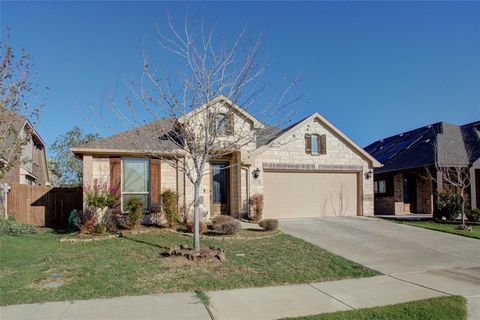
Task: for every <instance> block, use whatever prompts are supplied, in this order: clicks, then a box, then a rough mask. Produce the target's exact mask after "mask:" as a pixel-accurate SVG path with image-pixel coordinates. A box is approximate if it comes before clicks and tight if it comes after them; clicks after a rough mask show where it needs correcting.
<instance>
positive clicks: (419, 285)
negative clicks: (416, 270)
mask: <svg viewBox="0 0 480 320" xmlns="http://www.w3.org/2000/svg"><path fill="white" fill-rule="evenodd" d="M422 272H425V271H422ZM386 276H388V277H390V278H392V279H396V280H400V281H403V282H405V283H410V284H413V285H415V286H417V287H421V288H424V289H429V290H432V291H436V292H439V293H443V294H446V295H449V296H453V295H454V294H452V293H449V292H445V291H442V290H438V289H434V288H431V287H427V286H424V285H421V284H418V283H416V282H413V281H408V280H405V279H402V278H397V277H395V276H393V275H391V274H387V275H386Z"/></svg>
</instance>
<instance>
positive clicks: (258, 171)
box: [252, 168, 260, 179]
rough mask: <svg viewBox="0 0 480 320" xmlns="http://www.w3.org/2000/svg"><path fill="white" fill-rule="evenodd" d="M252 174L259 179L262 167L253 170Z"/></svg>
mask: <svg viewBox="0 0 480 320" xmlns="http://www.w3.org/2000/svg"><path fill="white" fill-rule="evenodd" d="M252 176H253V179H258V177H260V169H258V168H257V169H255V170H253V172H252Z"/></svg>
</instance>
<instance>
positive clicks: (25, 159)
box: [0, 109, 48, 186]
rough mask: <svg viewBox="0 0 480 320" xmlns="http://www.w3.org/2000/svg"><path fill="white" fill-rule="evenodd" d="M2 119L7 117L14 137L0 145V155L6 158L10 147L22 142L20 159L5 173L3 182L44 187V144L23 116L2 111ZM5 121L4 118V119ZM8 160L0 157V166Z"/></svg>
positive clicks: (46, 176)
mask: <svg viewBox="0 0 480 320" xmlns="http://www.w3.org/2000/svg"><path fill="white" fill-rule="evenodd" d="M2 117H9V118H10V120H9V119H7V121H8V123H9V124H10V123H11V126H12V127H13V129H14V130H12V132H13V133H14V134H15V136H16V137H13V136H9V137H8V138H7V139H5V140H6V141H3V143H2V144H0V151H1V152H0V155H3V156H4V157H5V158H8V157H9V155H8V154H7V153H8V152H11V150H12V148H11V146H12V145H13V144H14V143H15V142H16V141H18V140H20V141H22V142H24V143H22V146H21V154H20V159H19V161H17V162H18V163H17V164H16V165H15V166H13V167H12V168H11V169H10V170H9V172H8V173H7V175H6V177H5V179H4V181H5V182H7V183H9V184H12V183H20V184H28V185H38V186H44V185H47V184H48V168H47V155H46V151H45V143H44V142H43V140H42V138H41V137H40V135H39V134H38V132H37V131H36V130H35V128H34V127H33V125H32V123H31V122H30V121H28V119H26V118H25V117H23V116H19V115H16V114H13V113H12V112H10V111H7V110H5V109H3V110H2ZM4 119H6V118H4ZM7 160H8V159H3V158H1V157H0V166H1V165H4V164H5V163H6V161H7Z"/></svg>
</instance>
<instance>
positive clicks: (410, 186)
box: [403, 174, 417, 213]
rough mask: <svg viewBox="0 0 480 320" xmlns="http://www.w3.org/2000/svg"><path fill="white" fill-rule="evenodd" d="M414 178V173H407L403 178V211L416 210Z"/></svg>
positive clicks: (410, 211) (412, 211) (411, 211)
mask: <svg viewBox="0 0 480 320" xmlns="http://www.w3.org/2000/svg"><path fill="white" fill-rule="evenodd" d="M416 189H417V188H416V180H415V175H414V174H407V175H405V176H404V178H403V203H404V205H405V213H414V212H415V211H416V208H415V206H416V198H417V192H416V191H417V190H416Z"/></svg>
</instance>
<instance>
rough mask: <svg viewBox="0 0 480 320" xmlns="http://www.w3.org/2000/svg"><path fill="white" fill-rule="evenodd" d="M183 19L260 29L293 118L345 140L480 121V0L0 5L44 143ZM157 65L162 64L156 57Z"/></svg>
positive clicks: (133, 69)
mask: <svg viewBox="0 0 480 320" xmlns="http://www.w3.org/2000/svg"><path fill="white" fill-rule="evenodd" d="M167 10H168V12H170V15H171V16H172V17H173V19H174V20H177V21H180V20H183V19H184V16H185V13H186V12H187V11H188V12H189V14H190V15H192V16H195V17H201V18H203V19H204V20H205V21H207V22H208V23H211V24H212V25H215V28H216V30H217V33H216V34H217V36H218V37H219V38H220V39H230V38H231V37H233V36H234V35H236V34H237V33H238V32H239V31H240V30H241V29H242V28H243V27H244V26H246V27H247V32H248V35H249V36H251V37H255V36H256V35H257V34H259V33H263V34H264V46H263V53H262V54H263V56H265V57H267V61H268V65H269V69H268V72H267V74H266V76H267V77H268V79H267V80H268V81H271V82H272V88H276V87H278V86H279V84H280V83H281V82H282V79H283V78H284V77H285V76H286V77H288V78H293V77H296V76H298V75H301V76H302V77H303V80H302V82H301V84H300V85H299V86H298V87H297V91H298V92H299V93H301V94H303V95H304V99H303V100H302V103H301V105H300V109H299V114H298V116H297V117H298V119H300V118H301V117H302V116H306V115H308V114H311V113H312V112H315V111H318V112H320V113H321V114H322V115H324V116H325V117H326V118H327V119H329V120H330V121H331V122H333V123H334V124H335V125H336V126H337V127H338V128H340V129H341V130H343V131H344V132H345V133H346V134H347V135H349V136H350V137H351V138H352V139H353V140H355V141H357V142H358V143H359V144H360V145H362V146H365V145H367V144H369V143H370V142H373V141H374V140H377V139H379V138H382V137H386V136H389V135H392V134H395V133H399V132H402V131H406V130H409V129H414V128H416V127H419V126H422V125H425V124H429V123H433V122H437V121H447V122H451V123H456V124H463V123H468V122H472V121H475V120H480V2H316V3H314V2H295V3H293V2H279V3H274V2H245V3H239V2H238V3H237V2H223V3H220V2H206V3H199V2H195V3H163V2H78V3H76V2H63V3H62V2H5V1H1V2H0V11H1V14H0V18H1V19H0V20H1V28H2V29H1V31H2V39H3V38H4V36H5V27H6V26H8V27H9V28H10V29H11V32H10V37H11V38H12V44H13V46H14V47H16V48H20V47H23V48H26V49H27V50H28V51H29V52H30V53H31V54H32V55H33V57H34V61H35V71H37V72H38V79H37V82H38V83H39V84H40V85H41V86H42V87H45V86H48V87H49V88H50V90H49V91H48V94H47V96H46V106H45V108H44V110H43V113H42V117H41V123H40V125H39V127H38V129H39V131H40V133H41V135H42V136H43V138H44V140H45V141H46V142H47V144H51V143H52V142H53V141H54V139H55V137H56V136H57V135H59V134H61V133H63V132H65V131H67V130H68V129H70V128H71V127H72V126H74V125H79V126H80V127H82V128H84V129H85V130H86V131H90V132H94V131H95V129H94V128H93V127H92V126H91V124H89V123H88V121H86V120H85V119H84V118H83V117H82V114H84V115H87V117H88V110H89V108H90V107H91V106H94V107H96V106H99V105H100V104H101V99H102V97H104V96H105V95H108V94H109V93H111V92H112V91H113V92H115V96H116V97H123V96H125V95H127V94H128V93H129V92H128V90H127V89H126V88H125V85H124V83H125V80H129V79H135V76H136V75H137V74H138V72H139V71H140V69H141V50H142V47H143V46H145V47H147V48H150V49H151V50H153V51H152V52H155V50H157V49H155V48H156V34H155V25H156V24H158V25H159V26H160V27H161V28H163V27H165V25H166V24H165V20H166V16H167ZM156 62H157V63H168V60H159V61H156Z"/></svg>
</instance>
